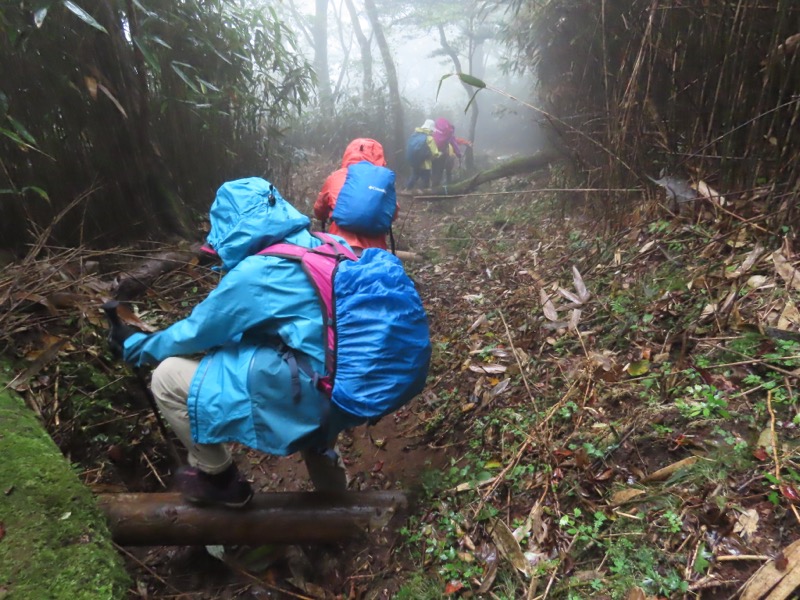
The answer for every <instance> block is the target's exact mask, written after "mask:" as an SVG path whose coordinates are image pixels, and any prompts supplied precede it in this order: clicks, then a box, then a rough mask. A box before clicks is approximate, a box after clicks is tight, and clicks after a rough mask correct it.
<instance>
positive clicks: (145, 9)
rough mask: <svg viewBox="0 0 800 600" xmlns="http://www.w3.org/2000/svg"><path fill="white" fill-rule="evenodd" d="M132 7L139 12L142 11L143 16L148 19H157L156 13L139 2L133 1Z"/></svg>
mask: <svg viewBox="0 0 800 600" xmlns="http://www.w3.org/2000/svg"><path fill="white" fill-rule="evenodd" d="M133 5H134V6H135V7H136V8H138V9H139V10H140V11H142V12H143V13H144V14H146V15H147V16H148V17H158V15H157V14H156V13H154V12H153V11H152V10H150V9H148V8H147V7H145V6H144V5H143V4H142V3H141V2H139V0H133Z"/></svg>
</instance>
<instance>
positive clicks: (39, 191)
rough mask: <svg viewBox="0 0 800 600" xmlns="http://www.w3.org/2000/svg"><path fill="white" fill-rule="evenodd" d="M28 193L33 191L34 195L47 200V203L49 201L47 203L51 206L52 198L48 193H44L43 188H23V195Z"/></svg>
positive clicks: (32, 186)
mask: <svg viewBox="0 0 800 600" xmlns="http://www.w3.org/2000/svg"><path fill="white" fill-rule="evenodd" d="M27 191H31V192H33V193H34V194H38V196H39V197H40V198H42V199H43V200H46V201H47V203H48V204H50V196H48V195H47V192H46V191H44V190H43V189H42V188H40V187H37V186H35V185H29V186H26V187H24V188H22V192H23V193H25V192H27Z"/></svg>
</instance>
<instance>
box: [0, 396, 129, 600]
mask: <svg viewBox="0 0 800 600" xmlns="http://www.w3.org/2000/svg"><path fill="white" fill-rule="evenodd" d="M2 383H3V382H2V381H0V386H2ZM0 423H2V427H1V428H0V457H2V459H0V523H2V528H0V530H2V531H4V534H3V533H0V599H2V600H18V599H19V600H27V599H32V598H42V599H44V598H47V599H52V600H59V599H62V598H63V599H69V600H84V599H87V600H88V599H91V600H102V599H106V598H108V599H117V598H124V597H125V595H126V591H127V588H128V585H129V583H130V581H129V579H128V576H127V574H126V573H125V570H124V567H123V565H122V561H121V559H120V557H119V555H118V554H117V552H116V551H115V549H114V547H113V546H112V545H111V541H110V539H111V537H110V534H109V532H108V529H107V527H106V524H105V521H104V519H103V516H102V514H101V513H100V511H99V509H98V508H97V506H96V504H95V502H94V498H93V496H92V494H91V493H90V491H89V490H88V489H87V488H86V487H84V486H83V485H82V484H81V483H80V481H79V480H78V477H77V476H76V474H75V473H74V471H73V470H72V469H71V468H70V466H69V464H68V463H67V462H66V461H65V460H64V457H63V456H62V455H61V453H60V452H59V450H58V448H57V447H56V445H55V444H54V443H53V441H52V440H51V439H50V437H49V436H48V435H47V433H46V432H45V431H44V429H43V428H42V426H41V425H40V424H39V422H38V421H37V419H36V417H35V416H34V415H33V414H32V413H31V412H30V411H29V410H28V409H27V408H26V407H25V405H24V404H23V402H22V401H21V400H20V398H18V397H17V396H16V395H13V394H9V393H8V392H6V391H0Z"/></svg>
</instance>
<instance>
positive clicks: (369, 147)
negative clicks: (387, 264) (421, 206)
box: [314, 138, 398, 255]
mask: <svg viewBox="0 0 800 600" xmlns="http://www.w3.org/2000/svg"><path fill="white" fill-rule="evenodd" d="M364 161H366V162H368V163H370V164H372V165H375V166H377V167H386V159H385V158H384V154H383V146H382V145H381V144H380V142H377V141H376V140H373V139H369V138H357V139H354V140H353V141H352V142H350V143H349V144H348V145H347V148H345V150H344V154H343V155H342V166H341V168H339V169H337V170H336V171H334V172H333V173H331V174H330V175H328V178H327V179H326V180H325V183H323V184H322V189H321V190H320V192H319V194H318V195H317V200H316V202H315V203H314V216H315V217H316V218H317V219H319V220H320V221H321V222H322V228H323V230H324V228H325V223H327V222H328V221H330V222H331V224H330V230H329V231H330V233H331V234H333V235H338V236H341V237H342V238H343V239H344V240H345V241H346V242H347V243H348V244H350V246H351V247H352V248H353V251H354V252H355V253H356V254H359V255H360V254H361V251H362V250H364V249H366V248H380V249H382V250H386V233H387V232H386V231H382V230H380V228H379V230H380V231H370V230H369V228H367V230H364V229H359V230H358V231H353V230H351V229H348V228H347V227H345V226H343V225H340V224H339V223H337V216H338V215H337V213H336V212H335V209H336V202H337V200H338V199H339V195H340V193H341V192H342V188H343V187H344V186H345V183H346V180H347V177H348V173H349V172H350V167H351V166H352V165H355V164H358V163H361V162H364ZM387 171H388V169H387ZM380 185H384V184H383V183H379V184H377V187H379V186H380ZM391 185H392V189H391V193H392V200H393V201H394V209H393V210H394V214H392V215H390V216H391V219H392V220H394V218H396V217H397V211H398V207H397V203H396V199H395V198H394V180H393V173H392V184H391ZM375 187H376V186H373V189H374V188H375ZM348 189H349V188H348ZM382 199H383V198H377V199H375V201H381V200H382ZM372 200H373V198H369V197H367V196H366V195H364V196H360V197H358V198H355V199H353V201H354V202H359V203H360V202H368V201H372ZM340 208H341V207H340ZM354 208H355V209H357V208H358V207H354ZM388 210H391V208H390V209H388ZM345 222H346V221H345Z"/></svg>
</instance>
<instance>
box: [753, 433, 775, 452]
mask: <svg viewBox="0 0 800 600" xmlns="http://www.w3.org/2000/svg"><path fill="white" fill-rule="evenodd" d="M756 446H757V447H759V448H763V449H764V451H765V452H772V430H771V429H769V428H767V429H763V430H762V431H761V433H760V434H758V441H756Z"/></svg>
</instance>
